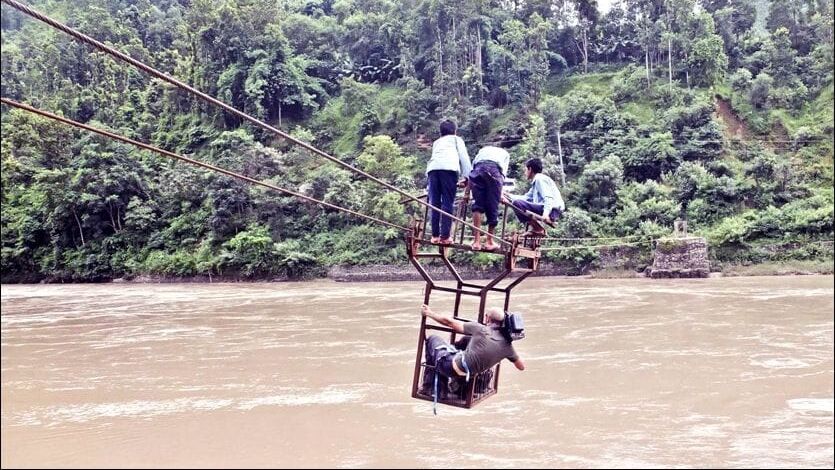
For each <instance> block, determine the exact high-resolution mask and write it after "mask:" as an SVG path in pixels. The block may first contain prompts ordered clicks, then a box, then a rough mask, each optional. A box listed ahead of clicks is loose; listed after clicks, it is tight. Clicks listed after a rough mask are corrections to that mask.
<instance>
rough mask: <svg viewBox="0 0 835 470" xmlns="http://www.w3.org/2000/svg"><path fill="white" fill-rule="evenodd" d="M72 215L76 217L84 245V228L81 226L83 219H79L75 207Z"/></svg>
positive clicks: (82, 244)
mask: <svg viewBox="0 0 835 470" xmlns="http://www.w3.org/2000/svg"><path fill="white" fill-rule="evenodd" d="M72 215H73V217H75V223H76V224H78V233H79V234H81V246H84V229H82V228H81V221H80V220H78V214H77V213H76V212H75V207H73V209H72Z"/></svg>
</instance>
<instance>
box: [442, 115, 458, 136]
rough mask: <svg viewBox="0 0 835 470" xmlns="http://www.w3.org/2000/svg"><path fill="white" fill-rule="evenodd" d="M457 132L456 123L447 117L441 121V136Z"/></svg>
mask: <svg viewBox="0 0 835 470" xmlns="http://www.w3.org/2000/svg"><path fill="white" fill-rule="evenodd" d="M453 134H455V123H454V122H452V121H450V120H449V119H447V120H446V121H441V137H443V136H445V135H453Z"/></svg>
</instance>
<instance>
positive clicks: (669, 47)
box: [667, 37, 673, 91]
mask: <svg viewBox="0 0 835 470" xmlns="http://www.w3.org/2000/svg"><path fill="white" fill-rule="evenodd" d="M667 69H668V70H669V76H670V91H673V38H672V37H668V38H667Z"/></svg>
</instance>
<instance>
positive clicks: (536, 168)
mask: <svg viewBox="0 0 835 470" xmlns="http://www.w3.org/2000/svg"><path fill="white" fill-rule="evenodd" d="M525 166H526V167H528V168H530V169H531V171H532V172H533V174H537V173H542V160H540V159H538V158H531V159H530V160H528V161H526V162H525Z"/></svg>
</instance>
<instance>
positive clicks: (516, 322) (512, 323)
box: [502, 312, 525, 342]
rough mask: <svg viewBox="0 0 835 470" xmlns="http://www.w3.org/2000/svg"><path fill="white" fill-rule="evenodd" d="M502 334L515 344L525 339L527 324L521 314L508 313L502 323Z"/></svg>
mask: <svg viewBox="0 0 835 470" xmlns="http://www.w3.org/2000/svg"><path fill="white" fill-rule="evenodd" d="M502 334H504V337H505V338H507V340H508V341H510V342H513V341H516V340H520V339H522V338H524V337H525V322H524V321H523V320H522V314H521V313H511V312H506V313H505V316H504V321H503V322H502Z"/></svg>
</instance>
